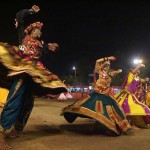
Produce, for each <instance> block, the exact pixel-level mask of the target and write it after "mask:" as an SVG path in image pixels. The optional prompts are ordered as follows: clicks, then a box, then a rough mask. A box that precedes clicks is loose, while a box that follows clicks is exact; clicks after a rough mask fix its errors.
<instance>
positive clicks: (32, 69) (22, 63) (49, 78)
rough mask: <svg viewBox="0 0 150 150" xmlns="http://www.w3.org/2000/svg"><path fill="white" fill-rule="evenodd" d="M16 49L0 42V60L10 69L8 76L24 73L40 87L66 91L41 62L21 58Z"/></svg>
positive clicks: (56, 77)
mask: <svg viewBox="0 0 150 150" xmlns="http://www.w3.org/2000/svg"><path fill="white" fill-rule="evenodd" d="M16 51H18V49H17V48H16V47H13V46H10V45H8V44H7V43H0V62H2V64H3V65H4V66H5V67H7V68H8V69H9V70H10V72H9V74H8V76H14V75H18V74H22V73H26V74H28V75H30V76H31V77H32V79H33V80H34V82H36V83H39V84H40V85H41V86H42V87H45V88H48V89H51V90H58V91H59V93H62V92H66V91H67V88H66V86H65V85H64V84H63V82H62V81H61V80H60V79H59V78H58V76H56V75H54V74H53V73H52V72H50V71H49V70H47V69H45V68H44V67H43V65H42V63H40V62H34V61H32V60H27V59H25V58H24V59H23V58H21V57H20V56H19V55H18V54H17V52H16Z"/></svg>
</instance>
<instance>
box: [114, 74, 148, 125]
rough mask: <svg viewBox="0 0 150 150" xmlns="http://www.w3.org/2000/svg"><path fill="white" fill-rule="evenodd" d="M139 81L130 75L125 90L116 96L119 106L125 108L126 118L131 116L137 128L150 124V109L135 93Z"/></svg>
mask: <svg viewBox="0 0 150 150" xmlns="http://www.w3.org/2000/svg"><path fill="white" fill-rule="evenodd" d="M138 85H139V79H138V78H136V77H135V75H134V74H133V73H131V72H130V73H129V74H128V78H127V84H126V86H125V88H124V89H123V90H122V91H120V92H119V93H117V94H116V95H115V98H116V100H117V102H118V103H119V105H120V106H121V107H122V108H123V110H124V112H125V114H126V116H130V117H131V118H132V121H133V122H134V124H135V125H137V126H144V125H145V124H149V123H150V109H149V108H148V107H147V106H146V105H145V104H143V103H141V102H139V100H138V99H137V97H136V96H135V93H136V91H137V86H138Z"/></svg>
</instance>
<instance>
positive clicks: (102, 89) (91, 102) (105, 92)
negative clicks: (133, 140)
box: [62, 56, 130, 135]
mask: <svg viewBox="0 0 150 150" xmlns="http://www.w3.org/2000/svg"><path fill="white" fill-rule="evenodd" d="M110 60H112V61H113V60H115V57H113V56H111V57H107V58H101V59H98V60H97V61H96V66H95V73H98V74H99V79H98V80H97V81H96V83H95V85H94V92H92V93H91V94H90V95H89V96H88V97H86V98H84V99H81V100H79V101H77V102H75V103H74V104H72V105H69V106H68V107H65V108H64V109H63V110H62V115H63V116H64V117H65V119H66V120H67V121H68V122H70V123H72V122H73V121H75V119H76V118H77V117H87V118H91V119H95V120H96V121H97V122H98V123H99V125H100V126H101V125H102V126H105V127H106V128H107V129H109V130H111V131H112V132H113V133H115V134H117V135H119V134H120V133H121V132H124V133H125V132H126V131H127V130H128V129H130V124H129V122H128V121H127V119H126V117H125V114H124V112H123V110H122V108H121V107H120V106H119V104H118V103H117V102H116V100H115V99H114V98H112V97H111V95H110V94H109V91H110V83H111V77H113V76H115V75H117V74H119V73H121V72H122V70H121V69H119V70H117V71H110Z"/></svg>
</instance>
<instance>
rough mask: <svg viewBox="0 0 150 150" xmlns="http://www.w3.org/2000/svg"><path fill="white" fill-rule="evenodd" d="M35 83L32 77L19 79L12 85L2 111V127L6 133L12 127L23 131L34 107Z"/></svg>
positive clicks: (0, 120)
mask: <svg viewBox="0 0 150 150" xmlns="http://www.w3.org/2000/svg"><path fill="white" fill-rule="evenodd" d="M33 91H34V82H33V80H32V78H31V77H29V76H25V77H19V78H17V79H16V80H15V82H14V84H13V85H12V87H11V89H10V91H9V94H8V97H7V101H6V104H5V106H4V108H3V110H2V113H1V118H0V125H1V127H2V128H3V129H4V131H6V130H7V129H10V128H11V127H12V126H14V127H15V129H16V130H17V131H22V130H23V128H24V126H25V125H26V123H27V121H28V118H29V116H30V113H31V111H32V108H33V105H34V92H33Z"/></svg>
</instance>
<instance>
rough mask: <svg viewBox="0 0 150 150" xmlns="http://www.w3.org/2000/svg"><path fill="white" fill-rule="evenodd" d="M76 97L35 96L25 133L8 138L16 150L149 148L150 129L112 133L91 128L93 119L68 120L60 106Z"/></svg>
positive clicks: (120, 149) (126, 149)
mask: <svg viewBox="0 0 150 150" xmlns="http://www.w3.org/2000/svg"><path fill="white" fill-rule="evenodd" d="M72 102H73V101H65V102H59V101H56V100H51V99H44V98H36V99H35V105H34V109H33V111H32V114H31V117H30V118H29V121H28V124H27V125H26V127H25V129H24V131H23V135H22V136H21V137H18V138H14V139H7V141H8V143H9V144H10V145H11V146H12V148H13V149H14V150H110V149H111V150H149V149H150V129H139V130H135V129H132V133H131V134H130V135H120V136H111V135H107V134H104V133H103V132H101V129H98V128H97V129H96V130H95V131H93V130H92V126H93V124H94V121H93V120H90V119H85V118H78V119H77V120H76V121H75V123H73V124H69V123H67V122H66V120H65V119H64V118H63V117H62V116H60V112H61V109H62V108H63V107H65V106H67V105H69V104H71V103H72Z"/></svg>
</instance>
